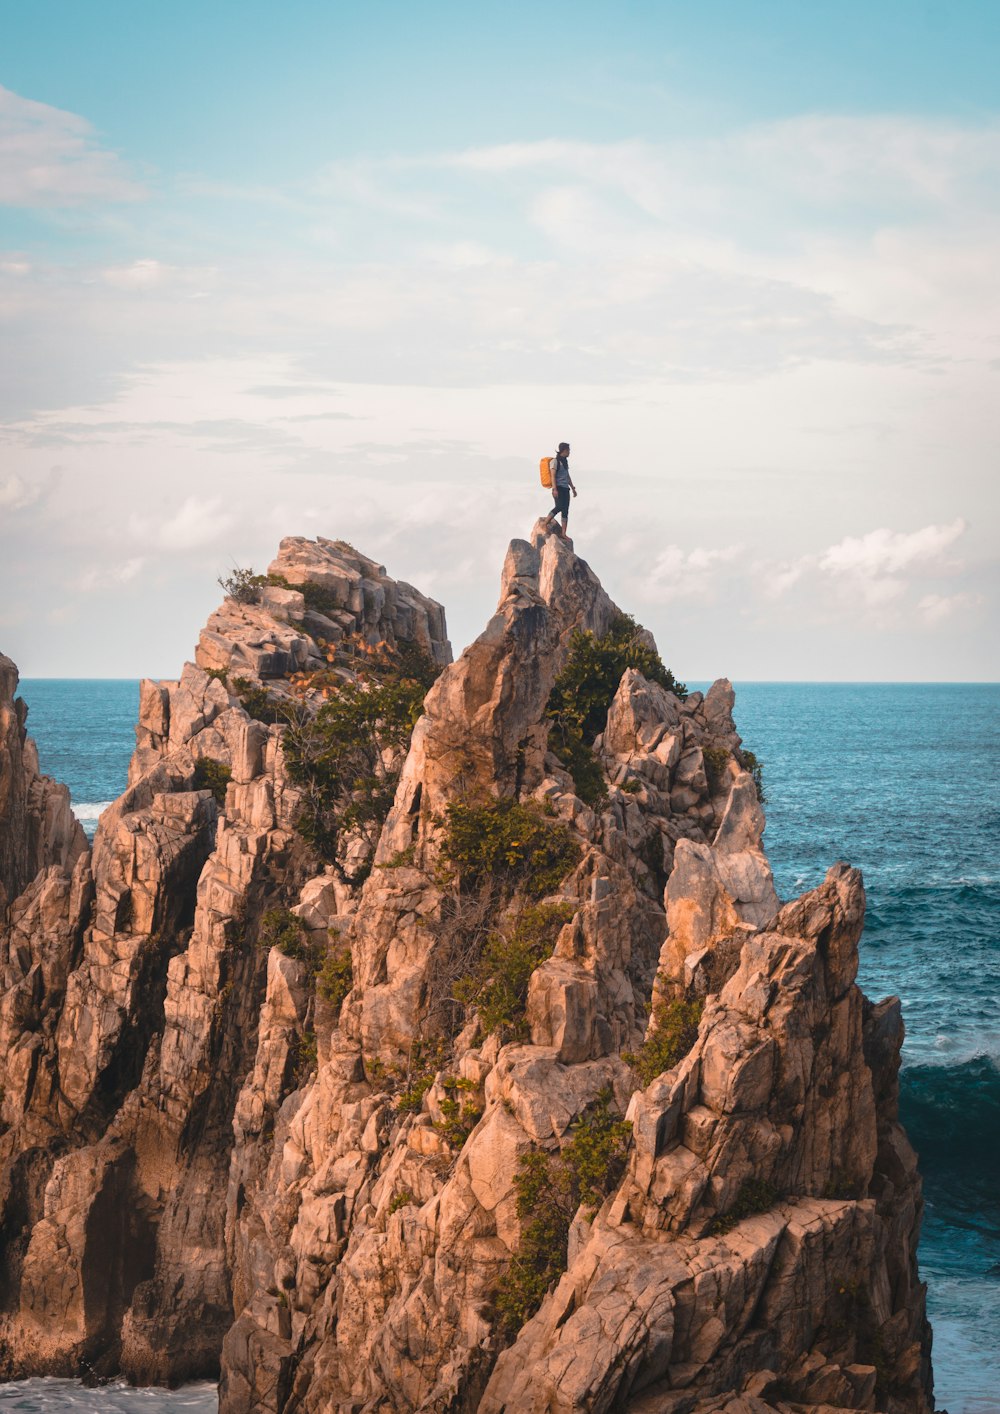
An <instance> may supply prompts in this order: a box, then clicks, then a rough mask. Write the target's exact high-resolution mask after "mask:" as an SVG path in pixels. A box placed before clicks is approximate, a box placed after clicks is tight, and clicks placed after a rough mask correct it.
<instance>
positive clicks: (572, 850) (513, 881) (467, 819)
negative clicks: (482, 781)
mask: <svg viewBox="0 0 1000 1414" xmlns="http://www.w3.org/2000/svg"><path fill="white" fill-rule="evenodd" d="M446 813H447V821H446V833H445V840H444V847H443V848H444V855H445V858H446V859H447V860H448V861H449V862H450V863H451V864H452V865H454V867H455V869H456V870H457V871H458V878H459V885H460V888H461V889H462V891H463V892H471V891H474V890H475V889H477V888H479V887H480V886H481V885H483V884H488V883H490V882H495V883H497V884H498V885H499V886H500V887H501V889H502V890H503V891H505V892H507V893H508V894H511V893H513V892H514V891H515V890H517V889H520V890H523V892H524V893H525V894H526V895H527V896H528V897H529V898H536V899H537V898H542V897H543V896H544V895H545V894H548V893H551V892H552V891H553V890H554V889H555V888H557V887H558V885H559V884H560V883H561V882H562V880H563V879H564V878H565V877H566V875H567V874H568V873H569V871H570V870H571V869H572V868H573V866H574V865H575V864H576V863H577V862H578V860H579V858H580V846H579V844H578V842H577V841H576V839H575V838H574V836H573V832H572V831H571V830H570V829H569V828H568V827H567V826H566V825H563V824H561V823H559V822H558V821H555V820H553V819H551V817H549V816H547V815H546V814H545V813H544V811H543V810H542V809H541V807H540V806H538V805H535V804H534V803H533V802H529V803H526V804H522V803H521V802H520V801H516V800H491V801H489V802H488V803H487V804H485V805H470V804H463V803H461V802H457V803H455V804H453V805H449V806H448V809H447V812H446Z"/></svg>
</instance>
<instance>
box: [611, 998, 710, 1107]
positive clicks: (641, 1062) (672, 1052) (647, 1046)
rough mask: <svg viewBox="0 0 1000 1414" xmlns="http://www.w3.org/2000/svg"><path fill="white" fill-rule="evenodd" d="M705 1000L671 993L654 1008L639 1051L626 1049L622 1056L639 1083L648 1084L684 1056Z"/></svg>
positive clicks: (691, 1042) (689, 1045) (692, 1038)
mask: <svg viewBox="0 0 1000 1414" xmlns="http://www.w3.org/2000/svg"><path fill="white" fill-rule="evenodd" d="M703 1009H704V1003H703V1002H701V1001H687V1000H686V999H685V998H683V997H674V998H673V999H672V1000H671V1001H669V1002H661V1003H659V1004H658V1005H657V1006H655V1007H654V1008H653V1017H652V1020H651V1021H650V1024H649V1029H648V1030H647V1032H646V1039H645V1040H644V1041H643V1043H642V1046H641V1047H640V1048H639V1050H638V1052H629V1053H627V1054H626V1055H625V1056H623V1060H625V1061H627V1062H628V1064H629V1065H630V1066H631V1067H632V1069H633V1070H634V1071H635V1073H636V1075H637V1076H638V1077H639V1083H640V1084H641V1085H643V1086H646V1085H649V1084H650V1082H651V1081H653V1080H655V1079H656V1077H657V1076H658V1075H662V1074H663V1072H664V1071H666V1070H670V1069H672V1068H673V1066H675V1065H676V1064H677V1062H678V1061H679V1060H683V1059H684V1057H685V1056H686V1055H687V1053H688V1051H689V1050H690V1049H691V1047H692V1046H693V1045H694V1043H695V1041H696V1040H697V1039H698V1023H699V1022H700V1021H701V1014H702V1011H703Z"/></svg>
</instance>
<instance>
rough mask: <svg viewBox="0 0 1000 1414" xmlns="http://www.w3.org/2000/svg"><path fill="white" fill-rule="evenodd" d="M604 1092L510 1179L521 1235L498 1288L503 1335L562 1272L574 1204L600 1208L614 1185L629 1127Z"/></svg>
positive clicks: (509, 1332) (622, 1166)
mask: <svg viewBox="0 0 1000 1414" xmlns="http://www.w3.org/2000/svg"><path fill="white" fill-rule="evenodd" d="M611 1101H612V1095H611V1092H610V1090H603V1091H602V1092H601V1094H600V1095H598V1097H597V1100H596V1101H595V1103H594V1104H593V1105H592V1106H591V1108H590V1110H589V1111H588V1112H587V1114H585V1115H583V1116H582V1117H581V1118H580V1119H579V1120H578V1121H577V1123H576V1124H575V1125H574V1126H573V1128H572V1130H571V1131H570V1139H569V1141H568V1142H567V1143H566V1144H565V1145H564V1146H563V1149H562V1151H561V1152H560V1153H558V1154H549V1153H547V1152H546V1151H545V1150H544V1149H533V1150H531V1151H530V1152H529V1153H527V1154H523V1155H522V1156H521V1159H520V1163H519V1165H518V1172H517V1176H516V1177H515V1179H514V1189H515V1192H516V1194H517V1199H516V1209H517V1215H518V1217H519V1218H520V1219H521V1220H522V1226H521V1238H520V1242H519V1243H518V1248H517V1251H516V1252H515V1253H514V1255H513V1257H512V1258H511V1262H510V1265H509V1267H508V1268H507V1270H506V1272H505V1273H504V1275H503V1276H502V1277H501V1279H500V1284H499V1287H498V1289H497V1297H496V1308H497V1314H498V1316H499V1320H500V1325H501V1329H502V1331H503V1333H504V1334H505V1335H506V1336H508V1337H512V1336H513V1335H514V1334H515V1333H516V1332H517V1331H518V1330H520V1328H521V1326H523V1325H524V1323H525V1321H527V1320H529V1319H530V1317H531V1316H533V1315H534V1314H535V1312H536V1311H537V1310H538V1308H539V1306H540V1305H541V1304H542V1301H543V1299H544V1297H545V1294H546V1292H548V1291H549V1289H550V1288H551V1287H552V1286H553V1284H554V1283H555V1282H556V1281H558V1279H559V1277H560V1276H561V1275H562V1274H563V1272H564V1271H565V1270H566V1249H567V1244H568V1241H569V1228H570V1223H571V1222H572V1220H573V1216H574V1214H575V1213H576V1210H577V1208H579V1207H580V1205H581V1204H583V1205H584V1206H585V1207H587V1208H589V1209H596V1208H598V1207H600V1205H601V1203H602V1202H603V1201H604V1199H605V1198H606V1197H607V1195H608V1194H609V1193H610V1192H611V1191H612V1190H613V1189H614V1188H615V1187H616V1185H617V1184H618V1183H619V1181H620V1179H621V1176H622V1174H623V1172H624V1169H625V1149H626V1145H627V1143H628V1138H629V1135H630V1133H631V1128H630V1126H629V1125H628V1124H626V1123H625V1122H624V1121H623V1120H621V1119H620V1118H619V1117H618V1116H617V1114H616V1113H615V1112H614V1111H613V1110H612V1108H611Z"/></svg>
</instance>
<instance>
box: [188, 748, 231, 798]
mask: <svg viewBox="0 0 1000 1414" xmlns="http://www.w3.org/2000/svg"><path fill="white" fill-rule="evenodd" d="M232 777H233V773H232V771H231V770H230V768H229V767H228V766H227V765H225V763H224V762H222V761H216V760H215V759H214V758H213V757H211V756H199V758H198V760H197V761H196V762H195V763H194V783H193V785H192V787H191V788H192V790H210V791H211V792H212V794H213V796H214V797H215V800H216V802H217V804H219V805H225V803H226V786H228V784H229V782H230V781H231V780H232Z"/></svg>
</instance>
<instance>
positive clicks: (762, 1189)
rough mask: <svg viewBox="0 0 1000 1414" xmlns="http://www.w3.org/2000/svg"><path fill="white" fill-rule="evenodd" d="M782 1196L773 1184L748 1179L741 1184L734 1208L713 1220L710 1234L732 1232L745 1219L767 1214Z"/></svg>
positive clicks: (756, 1179)
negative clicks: (756, 1214) (758, 1214)
mask: <svg viewBox="0 0 1000 1414" xmlns="http://www.w3.org/2000/svg"><path fill="white" fill-rule="evenodd" d="M780 1197H781V1194H780V1193H779V1192H778V1190H777V1189H776V1188H775V1187H774V1185H773V1184H771V1183H768V1182H767V1180H766V1179H763V1178H748V1179H747V1180H746V1181H745V1182H744V1183H741V1184H740V1189H739V1192H738V1193H737V1195H736V1197H735V1199H734V1200H733V1204H732V1207H731V1208H730V1209H729V1210H728V1212H725V1213H720V1214H719V1216H718V1217H717V1218H713V1219H712V1222H711V1223H710V1224H709V1227H708V1231H709V1232H710V1233H724V1232H731V1231H732V1230H733V1228H734V1227H735V1226H736V1224H737V1223H739V1222H742V1221H743V1219H744V1218H751V1217H753V1215H754V1214H755V1213H766V1212H767V1210H768V1209H769V1208H773V1207H774V1205H775V1203H777V1201H778V1199H779V1198H780Z"/></svg>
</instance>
